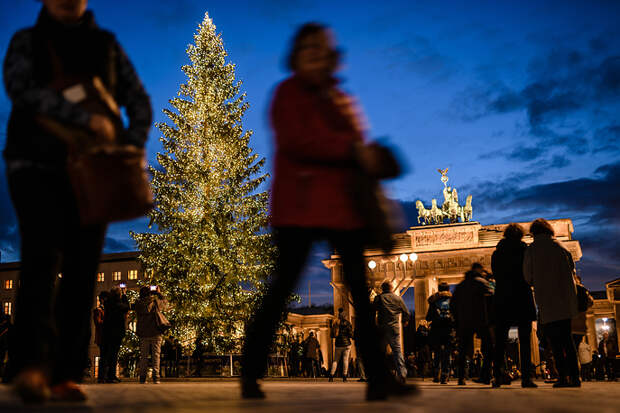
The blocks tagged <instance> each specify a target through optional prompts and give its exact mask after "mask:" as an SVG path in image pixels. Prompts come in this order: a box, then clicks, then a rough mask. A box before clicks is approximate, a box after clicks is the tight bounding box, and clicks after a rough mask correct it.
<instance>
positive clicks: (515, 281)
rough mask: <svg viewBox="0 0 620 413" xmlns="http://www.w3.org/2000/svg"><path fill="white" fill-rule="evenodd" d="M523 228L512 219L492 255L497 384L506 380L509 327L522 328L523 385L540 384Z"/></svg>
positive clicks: (534, 316) (497, 385) (520, 346)
mask: <svg viewBox="0 0 620 413" xmlns="http://www.w3.org/2000/svg"><path fill="white" fill-rule="evenodd" d="M523 235H524V231H523V229H522V228H521V226H520V225H518V224H515V223H512V224H510V225H508V226H507V227H506V229H505V230H504V238H503V239H502V240H501V241H500V242H499V243H498V244H497V247H495V251H494V252H493V255H492V256H491V269H492V271H493V276H494V277H495V283H496V284H495V295H494V311H495V340H496V347H495V360H494V362H495V364H494V376H495V381H494V382H493V385H494V387H499V386H501V385H502V384H510V383H508V382H506V379H507V371H506V366H505V359H506V341H507V340H508V332H509V331H510V327H513V326H516V327H517V328H518V331H519V349H520V356H519V358H520V360H521V387H530V388H535V387H538V386H537V385H536V384H535V383H534V382H533V381H532V374H533V373H534V371H533V368H532V350H531V339H532V322H533V321H536V306H535V305H534V296H533V294H532V287H531V286H530V285H529V284H528V283H527V282H526V281H525V278H524V277H523V258H524V256H525V250H526V249H527V244H526V243H525V242H523V241H522V239H523Z"/></svg>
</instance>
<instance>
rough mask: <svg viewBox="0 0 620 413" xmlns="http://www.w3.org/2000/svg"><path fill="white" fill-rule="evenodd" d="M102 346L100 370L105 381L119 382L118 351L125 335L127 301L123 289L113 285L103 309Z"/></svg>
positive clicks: (127, 310)
mask: <svg viewBox="0 0 620 413" xmlns="http://www.w3.org/2000/svg"><path fill="white" fill-rule="evenodd" d="M103 311H104V313H105V315H104V317H103V347H104V351H105V353H104V354H103V355H102V356H101V360H100V363H102V366H101V372H102V373H103V377H104V378H105V382H106V383H120V381H121V380H120V379H119V378H118V377H117V376H116V365H117V364H118V352H119V350H120V348H121V343H122V342H123V338H124V337H125V332H126V328H127V312H129V301H128V300H127V296H126V295H125V291H124V289H121V288H119V287H113V288H112V289H111V290H110V296H109V297H108V299H107V300H106V303H105V307H104V309H103Z"/></svg>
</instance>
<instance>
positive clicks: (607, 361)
mask: <svg viewBox="0 0 620 413" xmlns="http://www.w3.org/2000/svg"><path fill="white" fill-rule="evenodd" d="M598 352H599V354H600V355H601V358H602V361H603V365H604V367H605V373H606V374H607V380H608V381H616V372H615V369H614V367H615V366H614V364H615V363H616V355H617V354H618V339H617V338H616V337H615V336H611V335H609V333H608V332H607V331H606V332H604V333H603V339H602V340H601V342H600V343H598Z"/></svg>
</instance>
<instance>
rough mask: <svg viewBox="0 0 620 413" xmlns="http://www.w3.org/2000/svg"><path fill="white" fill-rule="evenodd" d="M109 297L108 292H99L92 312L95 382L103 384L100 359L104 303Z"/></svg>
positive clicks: (103, 351) (102, 343) (101, 356)
mask: <svg viewBox="0 0 620 413" xmlns="http://www.w3.org/2000/svg"><path fill="white" fill-rule="evenodd" d="M109 296H110V293H109V292H108V291H101V292H100V293H99V296H98V297H97V304H98V305H97V307H96V308H95V309H94V310H93V324H94V325H95V344H96V345H97V347H99V369H98V372H97V382H98V383H105V376H104V375H103V374H101V373H102V369H101V366H102V365H103V363H102V359H103V356H104V354H105V348H104V342H103V321H104V320H105V310H104V309H105V302H106V300H107V299H108V297H109Z"/></svg>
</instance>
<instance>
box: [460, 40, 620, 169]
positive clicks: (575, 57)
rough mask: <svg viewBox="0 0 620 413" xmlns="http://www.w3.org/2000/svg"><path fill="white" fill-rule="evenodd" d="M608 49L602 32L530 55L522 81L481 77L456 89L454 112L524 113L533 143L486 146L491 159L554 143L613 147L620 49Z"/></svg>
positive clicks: (526, 155) (523, 155)
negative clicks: (576, 44) (582, 42)
mask: <svg viewBox="0 0 620 413" xmlns="http://www.w3.org/2000/svg"><path fill="white" fill-rule="evenodd" d="M609 50H610V48H609V47H608V43H607V39H606V38H604V37H601V36H597V37H593V38H592V39H591V40H590V43H589V45H588V47H586V48H584V49H576V48H573V49H568V48H559V47H555V48H551V49H550V50H548V52H547V53H546V54H545V55H542V56H538V57H535V58H533V59H531V61H530V62H529V64H528V67H527V81H526V82H525V84H524V85H523V86H522V87H516V86H512V85H510V86H509V85H507V84H506V83H505V82H503V81H500V80H496V79H491V78H484V77H483V78H482V80H481V82H480V83H478V84H474V85H470V86H468V87H467V88H465V89H464V90H463V91H462V92H460V93H458V94H457V95H455V97H454V99H453V103H452V112H453V113H456V114H457V116H458V117H459V118H460V119H461V120H463V121H477V120H479V119H481V118H484V117H488V116H492V115H502V114H507V113H522V114H523V115H524V116H525V119H526V122H527V123H526V131H525V132H526V134H527V136H528V138H530V139H531V141H530V143H529V144H528V145H526V146H524V145H522V144H518V145H517V146H514V147H513V148H509V149H506V150H502V151H492V152H488V153H486V154H484V157H485V158H487V159H488V158H492V157H504V158H505V159H508V160H513V161H520V162H528V161H531V160H534V159H538V158H540V157H541V156H543V155H544V154H545V153H546V152H547V151H549V150H552V149H558V150H562V151H564V152H565V153H566V154H569V153H570V154H571V155H573V156H576V155H584V154H587V153H589V152H591V151H592V152H595V153H596V152H612V151H613V152H615V151H617V150H618V145H617V144H616V142H617V138H618V134H619V133H620V132H619V127H618V125H617V120H616V119H617V115H616V114H617V113H618V111H620V55H618V54H617V51H615V52H616V54H611V53H610V52H609ZM564 164H565V162H564ZM557 165H562V163H558V164H557Z"/></svg>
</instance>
